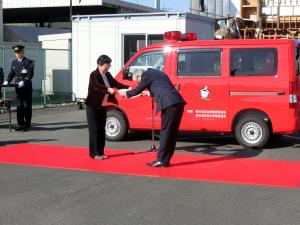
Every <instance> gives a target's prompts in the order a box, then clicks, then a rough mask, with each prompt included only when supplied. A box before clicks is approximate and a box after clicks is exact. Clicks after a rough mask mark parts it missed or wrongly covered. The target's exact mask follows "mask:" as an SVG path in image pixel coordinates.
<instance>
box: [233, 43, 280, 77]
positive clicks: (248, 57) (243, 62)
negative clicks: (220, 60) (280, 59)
mask: <svg viewBox="0 0 300 225" xmlns="http://www.w3.org/2000/svg"><path fill="white" fill-rule="evenodd" d="M277 65H278V63H277V49H276V48H252V49H249V48H238V49H231V50H230V75H231V76H273V75H275V74H276V73H277Z"/></svg>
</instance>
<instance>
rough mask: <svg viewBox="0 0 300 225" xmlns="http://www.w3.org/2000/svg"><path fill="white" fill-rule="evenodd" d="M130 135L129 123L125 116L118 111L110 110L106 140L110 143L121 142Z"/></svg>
mask: <svg viewBox="0 0 300 225" xmlns="http://www.w3.org/2000/svg"><path fill="white" fill-rule="evenodd" d="M127 133H128V123H127V121H126V118H125V116H124V114H123V113H122V112H121V111H118V110H116V109H112V110H108V111H107V116H106V125H105V138H106V140H108V141H121V140H122V139H124V138H125V136H126V135H127Z"/></svg>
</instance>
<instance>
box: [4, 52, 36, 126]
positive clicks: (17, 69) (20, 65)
mask: <svg viewBox="0 0 300 225" xmlns="http://www.w3.org/2000/svg"><path fill="white" fill-rule="evenodd" d="M33 74H34V64H33V62H32V60H30V59H28V58H26V57H23V59H22V60H21V61H18V59H15V60H13V61H12V64H11V69H10V73H9V74H8V78H7V81H8V83H10V82H11V81H12V80H13V79H14V78H15V83H16V88H15V90H16V94H17V121H18V125H20V126H24V127H25V128H29V127H30V124H31V117H32V83H31V79H32V77H33ZM20 81H23V82H24V86H23V87H20V88H19V87H18V83H19V82H20Z"/></svg>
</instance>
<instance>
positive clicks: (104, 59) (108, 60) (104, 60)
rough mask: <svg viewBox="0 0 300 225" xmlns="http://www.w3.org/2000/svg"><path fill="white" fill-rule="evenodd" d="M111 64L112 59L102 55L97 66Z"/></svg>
mask: <svg viewBox="0 0 300 225" xmlns="http://www.w3.org/2000/svg"><path fill="white" fill-rule="evenodd" d="M110 63H111V58H109V57H108V56H107V55H100V56H99V58H98V59H97V64H98V65H100V66H102V65H104V64H110Z"/></svg>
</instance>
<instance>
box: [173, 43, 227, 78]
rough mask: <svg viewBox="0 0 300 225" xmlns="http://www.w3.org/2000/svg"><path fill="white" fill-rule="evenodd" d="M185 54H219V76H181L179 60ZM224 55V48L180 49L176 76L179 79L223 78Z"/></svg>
mask: <svg viewBox="0 0 300 225" xmlns="http://www.w3.org/2000/svg"><path fill="white" fill-rule="evenodd" d="M185 53H219V58H220V60H219V71H218V74H216V75H191V74H190V75H189V74H187V75H184V74H180V73H179V71H178V68H179V62H180V61H179V58H180V54H185ZM222 53H223V49H222V48H192V49H178V50H177V62H176V66H177V67H176V74H177V76H178V77H192V78H207V77H221V76H222V69H221V68H222Z"/></svg>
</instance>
